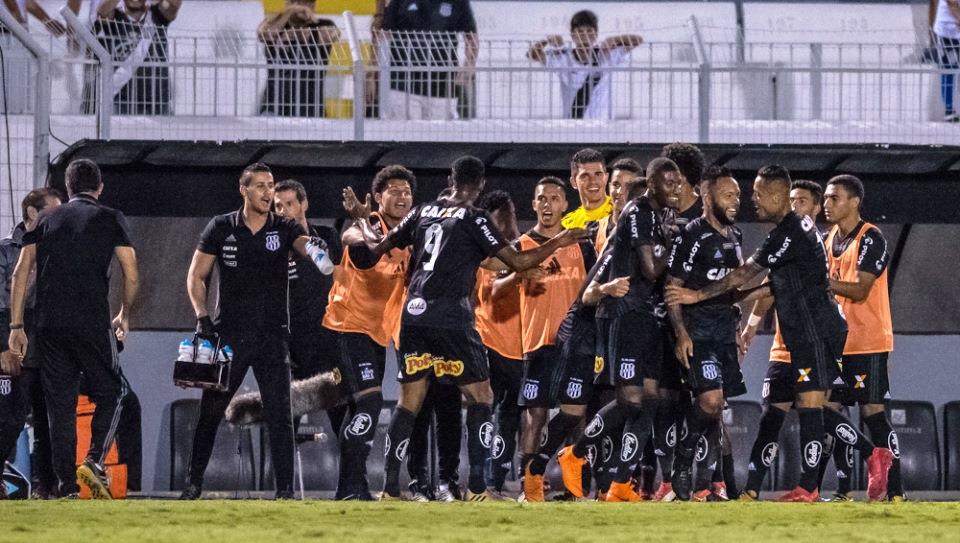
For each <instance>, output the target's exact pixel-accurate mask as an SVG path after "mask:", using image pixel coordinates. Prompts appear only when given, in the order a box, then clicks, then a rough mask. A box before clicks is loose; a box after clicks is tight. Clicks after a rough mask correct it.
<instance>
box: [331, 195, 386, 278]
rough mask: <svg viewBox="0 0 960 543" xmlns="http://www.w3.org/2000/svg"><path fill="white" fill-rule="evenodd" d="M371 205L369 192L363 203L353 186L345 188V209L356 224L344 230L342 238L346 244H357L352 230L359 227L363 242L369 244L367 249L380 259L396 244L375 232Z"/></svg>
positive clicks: (375, 257)
mask: <svg viewBox="0 0 960 543" xmlns="http://www.w3.org/2000/svg"><path fill="white" fill-rule="evenodd" d="M371 206H372V204H371V198H370V195H369V194H367V196H366V199H365V200H364V202H363V203H361V202H360V200H359V199H357V195H356V193H354V192H353V189H352V188H350V187H347V188H345V189H343V209H345V210H346V211H347V214H348V215H350V218H351V219H353V221H354V225H353V226H352V227H350V229H348V230H347V231H346V232H344V235H343V238H342V239H343V244H344V245H355V244H357V241H358V240H357V239H356V238H355V233H354V234H351V231H352V230H354V228H356V229H358V230H359V231H360V237H361V240H362V242H363V243H364V244H365V245H366V246H367V249H369V250H370V252H372V253H373V257H374V259H377V260H379V259H380V257H381V256H383V255H384V254H386V253H387V252H389V251H390V249H393V247H394V244H393V242H392V241H391V240H390V238H389V237H387V236H383V235H381V234H379V233H377V232H375V231H374V230H373V228H372V227H371V226H370V208H371ZM348 234H349V235H348Z"/></svg>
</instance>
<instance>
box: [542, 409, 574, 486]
mask: <svg viewBox="0 0 960 543" xmlns="http://www.w3.org/2000/svg"><path fill="white" fill-rule="evenodd" d="M579 422H580V417H578V416H577V415H571V414H569V413H564V412H563V411H560V412H559V413H557V414H556V415H555V416H554V417H553V418H552V419H550V422H548V423H547V440H546V441H545V442H544V443H543V445H541V446H540V449H539V450H537V454H536V455H534V456H533V458H532V460H531V461H530V473H532V474H534V475H543V474H544V473H546V472H547V464H548V463H550V459H551V458H552V457H553V455H555V454H557V451H558V450H559V449H560V446H561V445H563V442H564V440H565V439H566V438H567V436H568V435H570V432H571V431H572V430H573V429H574V428H576V426H577V424H578V423H579Z"/></svg>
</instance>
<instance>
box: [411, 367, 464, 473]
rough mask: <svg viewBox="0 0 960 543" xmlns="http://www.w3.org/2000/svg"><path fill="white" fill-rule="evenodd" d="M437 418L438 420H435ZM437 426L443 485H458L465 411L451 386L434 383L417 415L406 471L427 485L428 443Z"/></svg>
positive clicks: (439, 462)
mask: <svg viewBox="0 0 960 543" xmlns="http://www.w3.org/2000/svg"><path fill="white" fill-rule="evenodd" d="M434 416H436V419H434ZM434 420H436V425H437V434H436V435H437V456H438V464H439V468H440V481H442V482H444V483H456V482H457V480H458V479H459V470H460V444H461V441H462V439H463V411H462V406H461V396H460V389H459V388H458V387H457V386H456V385H453V384H450V383H432V384H431V385H430V388H429V390H428V391H427V396H426V398H424V400H423V406H421V408H420V413H418V414H417V419H416V422H415V423H414V426H413V433H412V434H411V435H410V445H409V448H408V450H407V471H408V472H409V473H410V479H416V480H417V481H418V482H420V484H423V485H428V484H429V482H430V475H429V470H428V467H429V461H428V459H429V452H430V447H429V441H428V440H427V435H428V434H429V431H430V426H431V423H432V422H434Z"/></svg>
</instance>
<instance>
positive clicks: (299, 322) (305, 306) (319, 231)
mask: <svg viewBox="0 0 960 543" xmlns="http://www.w3.org/2000/svg"><path fill="white" fill-rule="evenodd" d="M309 226H310V237H312V238H320V239H322V240H323V241H324V243H326V244H327V257H328V258H329V259H330V261H331V262H336V263H339V262H340V257H341V255H342V254H343V249H342V247H343V244H342V243H341V242H340V235H339V234H338V233H337V231H336V230H334V229H333V228H330V227H329V226H318V225H315V224H311V225H309ZM288 266H289V267H288V268H287V278H288V279H289V280H290V320H291V329H290V332H291V333H293V334H300V333H306V334H315V333H316V330H317V327H318V326H320V322H321V321H322V320H323V317H324V315H326V313H327V297H328V296H329V294H330V288H331V287H332V286H333V274H331V275H324V274H322V273H320V269H319V268H317V265H316V264H314V263H313V260H311V259H309V258H307V257H304V256H300V255H299V254H297V253H295V252H294V253H291V254H290V261H289V264H288Z"/></svg>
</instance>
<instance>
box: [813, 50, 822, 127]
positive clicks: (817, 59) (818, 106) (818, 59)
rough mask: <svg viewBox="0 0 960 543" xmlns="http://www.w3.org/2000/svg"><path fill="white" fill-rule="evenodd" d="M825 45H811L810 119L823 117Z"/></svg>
mask: <svg viewBox="0 0 960 543" xmlns="http://www.w3.org/2000/svg"><path fill="white" fill-rule="evenodd" d="M822 70H823V44H822V43H811V44H810V117H811V118H812V119H814V120H819V119H820V117H821V116H822V115H823V71H822Z"/></svg>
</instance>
